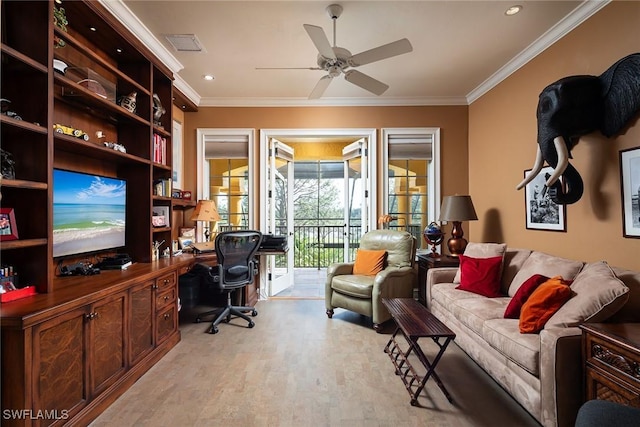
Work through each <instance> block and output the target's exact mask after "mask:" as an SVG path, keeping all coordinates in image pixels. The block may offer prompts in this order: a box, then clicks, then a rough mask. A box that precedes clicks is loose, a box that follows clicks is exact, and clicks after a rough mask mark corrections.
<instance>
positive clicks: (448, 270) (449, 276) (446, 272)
mask: <svg viewBox="0 0 640 427" xmlns="http://www.w3.org/2000/svg"><path fill="white" fill-rule="evenodd" d="M457 271H458V267H436V268H430V269H428V270H427V279H426V284H425V289H426V291H427V293H426V303H427V308H430V307H431V287H432V286H433V285H436V284H438V283H453V279H454V278H455V277H456V272H457Z"/></svg>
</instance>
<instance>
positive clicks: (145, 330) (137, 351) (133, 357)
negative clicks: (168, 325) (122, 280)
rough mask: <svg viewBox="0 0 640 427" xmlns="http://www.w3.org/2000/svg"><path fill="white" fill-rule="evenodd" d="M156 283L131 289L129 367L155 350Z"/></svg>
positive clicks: (146, 283)
mask: <svg viewBox="0 0 640 427" xmlns="http://www.w3.org/2000/svg"><path fill="white" fill-rule="evenodd" d="M154 283H155V282H154V281H153V280H149V281H147V282H145V283H142V284H140V285H136V286H134V287H133V288H131V291H130V292H131V294H130V295H131V297H130V301H131V303H130V305H129V331H130V332H129V366H134V365H135V364H136V363H138V362H139V361H140V360H141V359H142V358H143V357H144V356H145V355H147V354H148V353H149V352H150V351H151V350H153V345H154V344H153V317H154V311H153V307H154V300H155V295H154Z"/></svg>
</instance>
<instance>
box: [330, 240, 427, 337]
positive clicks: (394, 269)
mask: <svg viewBox="0 0 640 427" xmlns="http://www.w3.org/2000/svg"><path fill="white" fill-rule="evenodd" d="M360 248H361V249H365V250H385V251H387V261H386V266H385V268H384V269H383V270H382V271H380V272H379V273H378V274H376V275H375V276H362V275H354V274H352V272H353V265H354V263H353V262H351V263H337V264H332V265H331V266H329V268H328V270H327V282H326V284H325V305H326V308H327V316H329V318H331V317H332V316H333V312H334V309H335V308H344V309H347V310H350V311H354V312H356V313H359V314H362V315H365V316H369V317H371V318H372V320H373V329H375V330H376V331H377V332H381V331H382V326H381V325H382V323H384V322H386V321H387V320H389V319H390V318H391V315H390V314H389V312H388V311H387V309H386V308H385V307H384V306H383V305H382V298H412V297H413V288H414V287H415V286H416V280H417V273H416V270H415V269H414V263H415V256H416V239H415V237H413V236H412V235H411V234H410V233H409V232H406V231H396V230H372V231H369V232H368V233H366V234H365V235H364V236H362V239H361V240H360Z"/></svg>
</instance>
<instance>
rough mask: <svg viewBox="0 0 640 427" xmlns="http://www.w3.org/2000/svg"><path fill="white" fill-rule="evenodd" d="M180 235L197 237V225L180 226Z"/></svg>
mask: <svg viewBox="0 0 640 427" xmlns="http://www.w3.org/2000/svg"><path fill="white" fill-rule="evenodd" d="M180 237H190V238H195V237H196V228H195V227H180Z"/></svg>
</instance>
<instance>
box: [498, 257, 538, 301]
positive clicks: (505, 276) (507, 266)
mask: <svg viewBox="0 0 640 427" xmlns="http://www.w3.org/2000/svg"><path fill="white" fill-rule="evenodd" d="M529 255H531V249H513V248H507V251H506V252H505V253H504V259H503V260H502V285H501V286H502V293H503V294H504V295H510V296H513V295H511V294H509V286H511V282H512V281H513V278H514V277H516V274H518V271H520V269H521V268H522V265H523V264H524V263H525V261H526V260H527V258H529Z"/></svg>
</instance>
